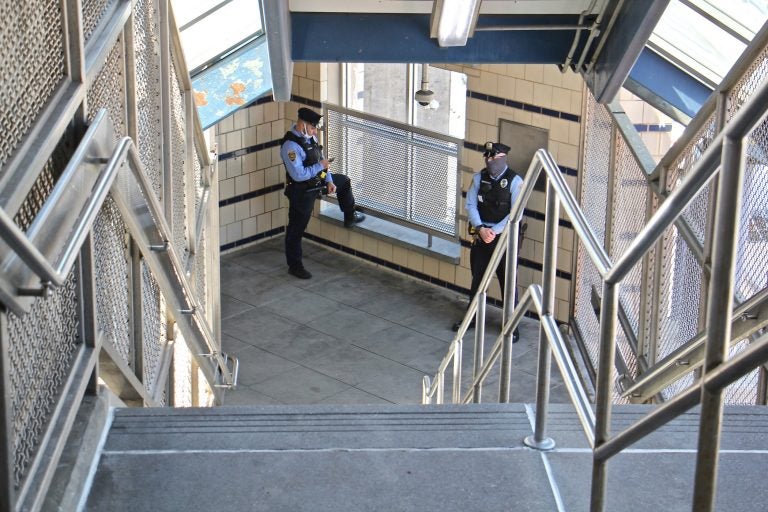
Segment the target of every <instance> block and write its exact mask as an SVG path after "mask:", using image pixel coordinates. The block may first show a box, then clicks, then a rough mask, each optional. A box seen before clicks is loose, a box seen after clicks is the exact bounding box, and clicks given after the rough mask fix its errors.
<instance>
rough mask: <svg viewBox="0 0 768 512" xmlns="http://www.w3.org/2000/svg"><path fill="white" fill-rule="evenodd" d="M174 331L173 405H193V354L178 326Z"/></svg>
mask: <svg viewBox="0 0 768 512" xmlns="http://www.w3.org/2000/svg"><path fill="white" fill-rule="evenodd" d="M173 332H174V339H175V342H174V344H173V405H174V406H175V407H192V354H190V352H189V347H187V342H186V341H185V340H184V337H183V336H182V335H181V332H180V331H179V328H178V327H177V326H174V328H173Z"/></svg>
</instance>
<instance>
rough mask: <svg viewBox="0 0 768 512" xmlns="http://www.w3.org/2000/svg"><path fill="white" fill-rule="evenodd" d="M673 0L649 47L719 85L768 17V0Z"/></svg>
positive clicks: (704, 79)
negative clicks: (725, 0)
mask: <svg viewBox="0 0 768 512" xmlns="http://www.w3.org/2000/svg"><path fill="white" fill-rule="evenodd" d="M723 4H725V2H722V1H718V0H672V2H670V4H669V6H668V7H667V10H666V11H665V12H664V15H663V16H662V18H661V20H660V21H659V23H658V24H657V25H656V29H655V30H654V32H653V34H652V35H651V37H650V39H649V41H648V46H649V48H651V49H652V50H654V51H656V52H657V53H659V54H660V55H662V56H663V57H665V58H667V59H669V60H670V61H672V62H673V63H674V64H675V65H677V66H679V67H680V68H682V69H684V70H686V71H687V72H689V73H690V74H691V75H693V76H695V77H696V78H698V79H699V80H701V81H702V82H704V83H706V84H707V85H709V86H711V87H713V88H714V87H716V86H717V85H718V84H719V83H720V82H721V81H722V79H723V77H724V76H725V74H726V73H727V72H728V70H729V69H730V68H731V66H732V65H733V64H734V62H736V60H737V59H738V58H739V56H740V55H741V53H742V52H743V51H744V49H745V48H746V46H747V44H748V43H749V41H751V40H752V38H753V37H754V35H755V33H756V32H757V31H758V30H759V29H760V27H762V25H763V23H765V21H766V19H768V2H766V1H765V0H728V2H727V11H726V10H725V9H726V6H725V5H723Z"/></svg>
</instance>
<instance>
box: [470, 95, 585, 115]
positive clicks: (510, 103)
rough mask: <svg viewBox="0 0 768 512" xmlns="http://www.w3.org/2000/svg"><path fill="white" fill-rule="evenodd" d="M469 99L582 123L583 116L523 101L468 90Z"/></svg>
mask: <svg viewBox="0 0 768 512" xmlns="http://www.w3.org/2000/svg"><path fill="white" fill-rule="evenodd" d="M467 98H472V99H475V100H480V101H487V102H489V103H495V104H496V105H504V106H505V107H511V108H515V109H517V110H524V111H526V112H533V113H534V114H541V115H545V116H548V117H554V118H556V119H564V120H565V121H573V122H574V123H578V122H580V121H581V116H578V115H576V114H570V113H568V112H560V111H559V110H552V109H551V108H544V107H539V106H537V105H532V104H531V103H523V102H521V101H514V100H509V99H506V98H499V97H498V96H492V95H490V94H483V93H481V92H475V91H470V90H467Z"/></svg>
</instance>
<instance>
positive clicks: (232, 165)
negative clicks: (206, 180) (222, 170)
mask: <svg viewBox="0 0 768 512" xmlns="http://www.w3.org/2000/svg"><path fill="white" fill-rule="evenodd" d="M225 164H226V168H227V178H234V177H235V176H240V175H241V174H242V173H243V161H242V158H230V159H229V160H225Z"/></svg>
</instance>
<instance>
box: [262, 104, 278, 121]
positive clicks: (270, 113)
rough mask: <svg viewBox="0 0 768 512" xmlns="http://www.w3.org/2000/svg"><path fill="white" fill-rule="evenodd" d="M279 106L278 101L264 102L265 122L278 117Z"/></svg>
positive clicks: (275, 119)
mask: <svg viewBox="0 0 768 512" xmlns="http://www.w3.org/2000/svg"><path fill="white" fill-rule="evenodd" d="M278 111H279V109H278V106H277V103H265V104H264V122H265V123H271V122H272V121H277V119H278Z"/></svg>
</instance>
